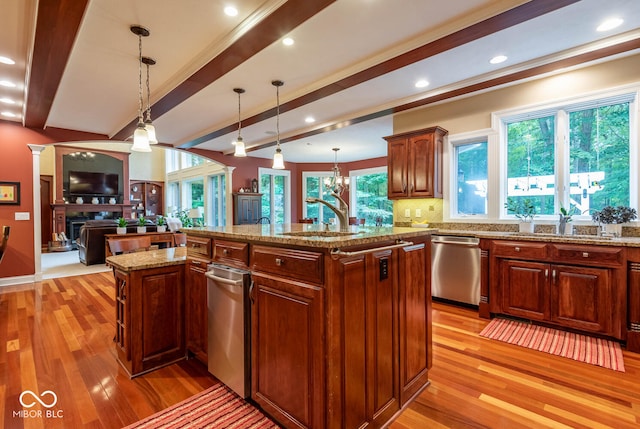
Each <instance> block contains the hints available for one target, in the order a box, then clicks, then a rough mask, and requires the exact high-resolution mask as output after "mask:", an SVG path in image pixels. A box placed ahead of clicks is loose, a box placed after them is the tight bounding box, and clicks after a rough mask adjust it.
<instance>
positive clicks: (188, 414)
mask: <svg viewBox="0 0 640 429" xmlns="http://www.w3.org/2000/svg"><path fill="white" fill-rule="evenodd" d="M279 427H280V426H278V425H276V424H275V423H274V422H273V421H271V420H270V419H269V418H268V417H266V416H265V415H264V414H262V412H261V411H260V410H258V409H257V408H255V407H254V406H253V405H251V404H249V403H248V402H246V401H245V400H243V399H241V398H240V397H239V396H238V395H236V394H235V393H234V392H233V391H232V390H230V389H229V388H228V387H227V386H225V385H224V384H216V385H214V386H212V387H210V388H208V389H207V390H205V391H204V392H201V393H198V394H197V395H194V396H192V397H191V398H188V399H185V400H184V401H182V402H180V403H178V404H175V405H173V406H171V407H169V408H167V409H165V410H162V411H160V412H158V413H156V414H153V415H151V416H149V417H147V418H145V419H143V420H140V421H139V422H137V423H134V424H132V425H129V426H127V427H126V428H125V429H133V428H136V429H159V428H166V429H168V428H175V429H178V428H198V429H200V428H203V429H204V428H216V429H222V428H230V429H267V428H268V429H271V428H279Z"/></svg>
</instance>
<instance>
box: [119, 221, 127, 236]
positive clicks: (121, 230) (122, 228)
mask: <svg viewBox="0 0 640 429" xmlns="http://www.w3.org/2000/svg"><path fill="white" fill-rule="evenodd" d="M116 222H117V223H118V226H117V227H116V234H126V233H127V220H126V219H125V218H123V217H121V218H118V220H117V221H116Z"/></svg>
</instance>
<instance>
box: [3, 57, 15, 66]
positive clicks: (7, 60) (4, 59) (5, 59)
mask: <svg viewBox="0 0 640 429" xmlns="http://www.w3.org/2000/svg"><path fill="white" fill-rule="evenodd" d="M0 63H2V64H11V65H13V64H15V63H16V62H15V61H13V60H12V59H11V58H9V57H2V56H0Z"/></svg>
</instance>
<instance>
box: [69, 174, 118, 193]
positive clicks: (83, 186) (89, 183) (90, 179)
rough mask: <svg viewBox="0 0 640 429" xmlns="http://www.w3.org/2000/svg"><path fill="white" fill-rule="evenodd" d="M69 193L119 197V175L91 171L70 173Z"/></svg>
mask: <svg viewBox="0 0 640 429" xmlns="http://www.w3.org/2000/svg"><path fill="white" fill-rule="evenodd" d="M69 193H70V194H83V195H118V175H117V174H114V173H96V172H91V171H70V172H69Z"/></svg>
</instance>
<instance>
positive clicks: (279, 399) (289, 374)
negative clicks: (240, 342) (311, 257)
mask: <svg viewBox="0 0 640 429" xmlns="http://www.w3.org/2000/svg"><path fill="white" fill-rule="evenodd" d="M253 282H254V285H253V290H252V294H251V299H252V303H253V305H252V315H251V316H252V333H251V335H252V346H251V347H252V353H251V356H252V358H251V359H252V361H251V371H252V395H251V396H252V398H253V400H254V401H255V402H256V403H257V404H258V405H259V406H260V407H261V408H262V409H264V410H265V411H266V412H267V413H268V414H270V415H271V416H273V417H274V418H275V419H276V420H278V422H279V423H281V424H283V425H284V426H285V427H287V428H301V427H306V428H323V427H325V423H324V390H323V386H324V365H325V353H324V347H323V338H324V330H323V328H322V326H323V322H322V321H323V314H324V306H323V291H322V289H321V288H320V287H318V286H315V285H310V284H305V283H302V282H298V281H294V280H289V279H285V278H280V277H274V276H270V275H266V274H265V275H261V274H254V275H253Z"/></svg>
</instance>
